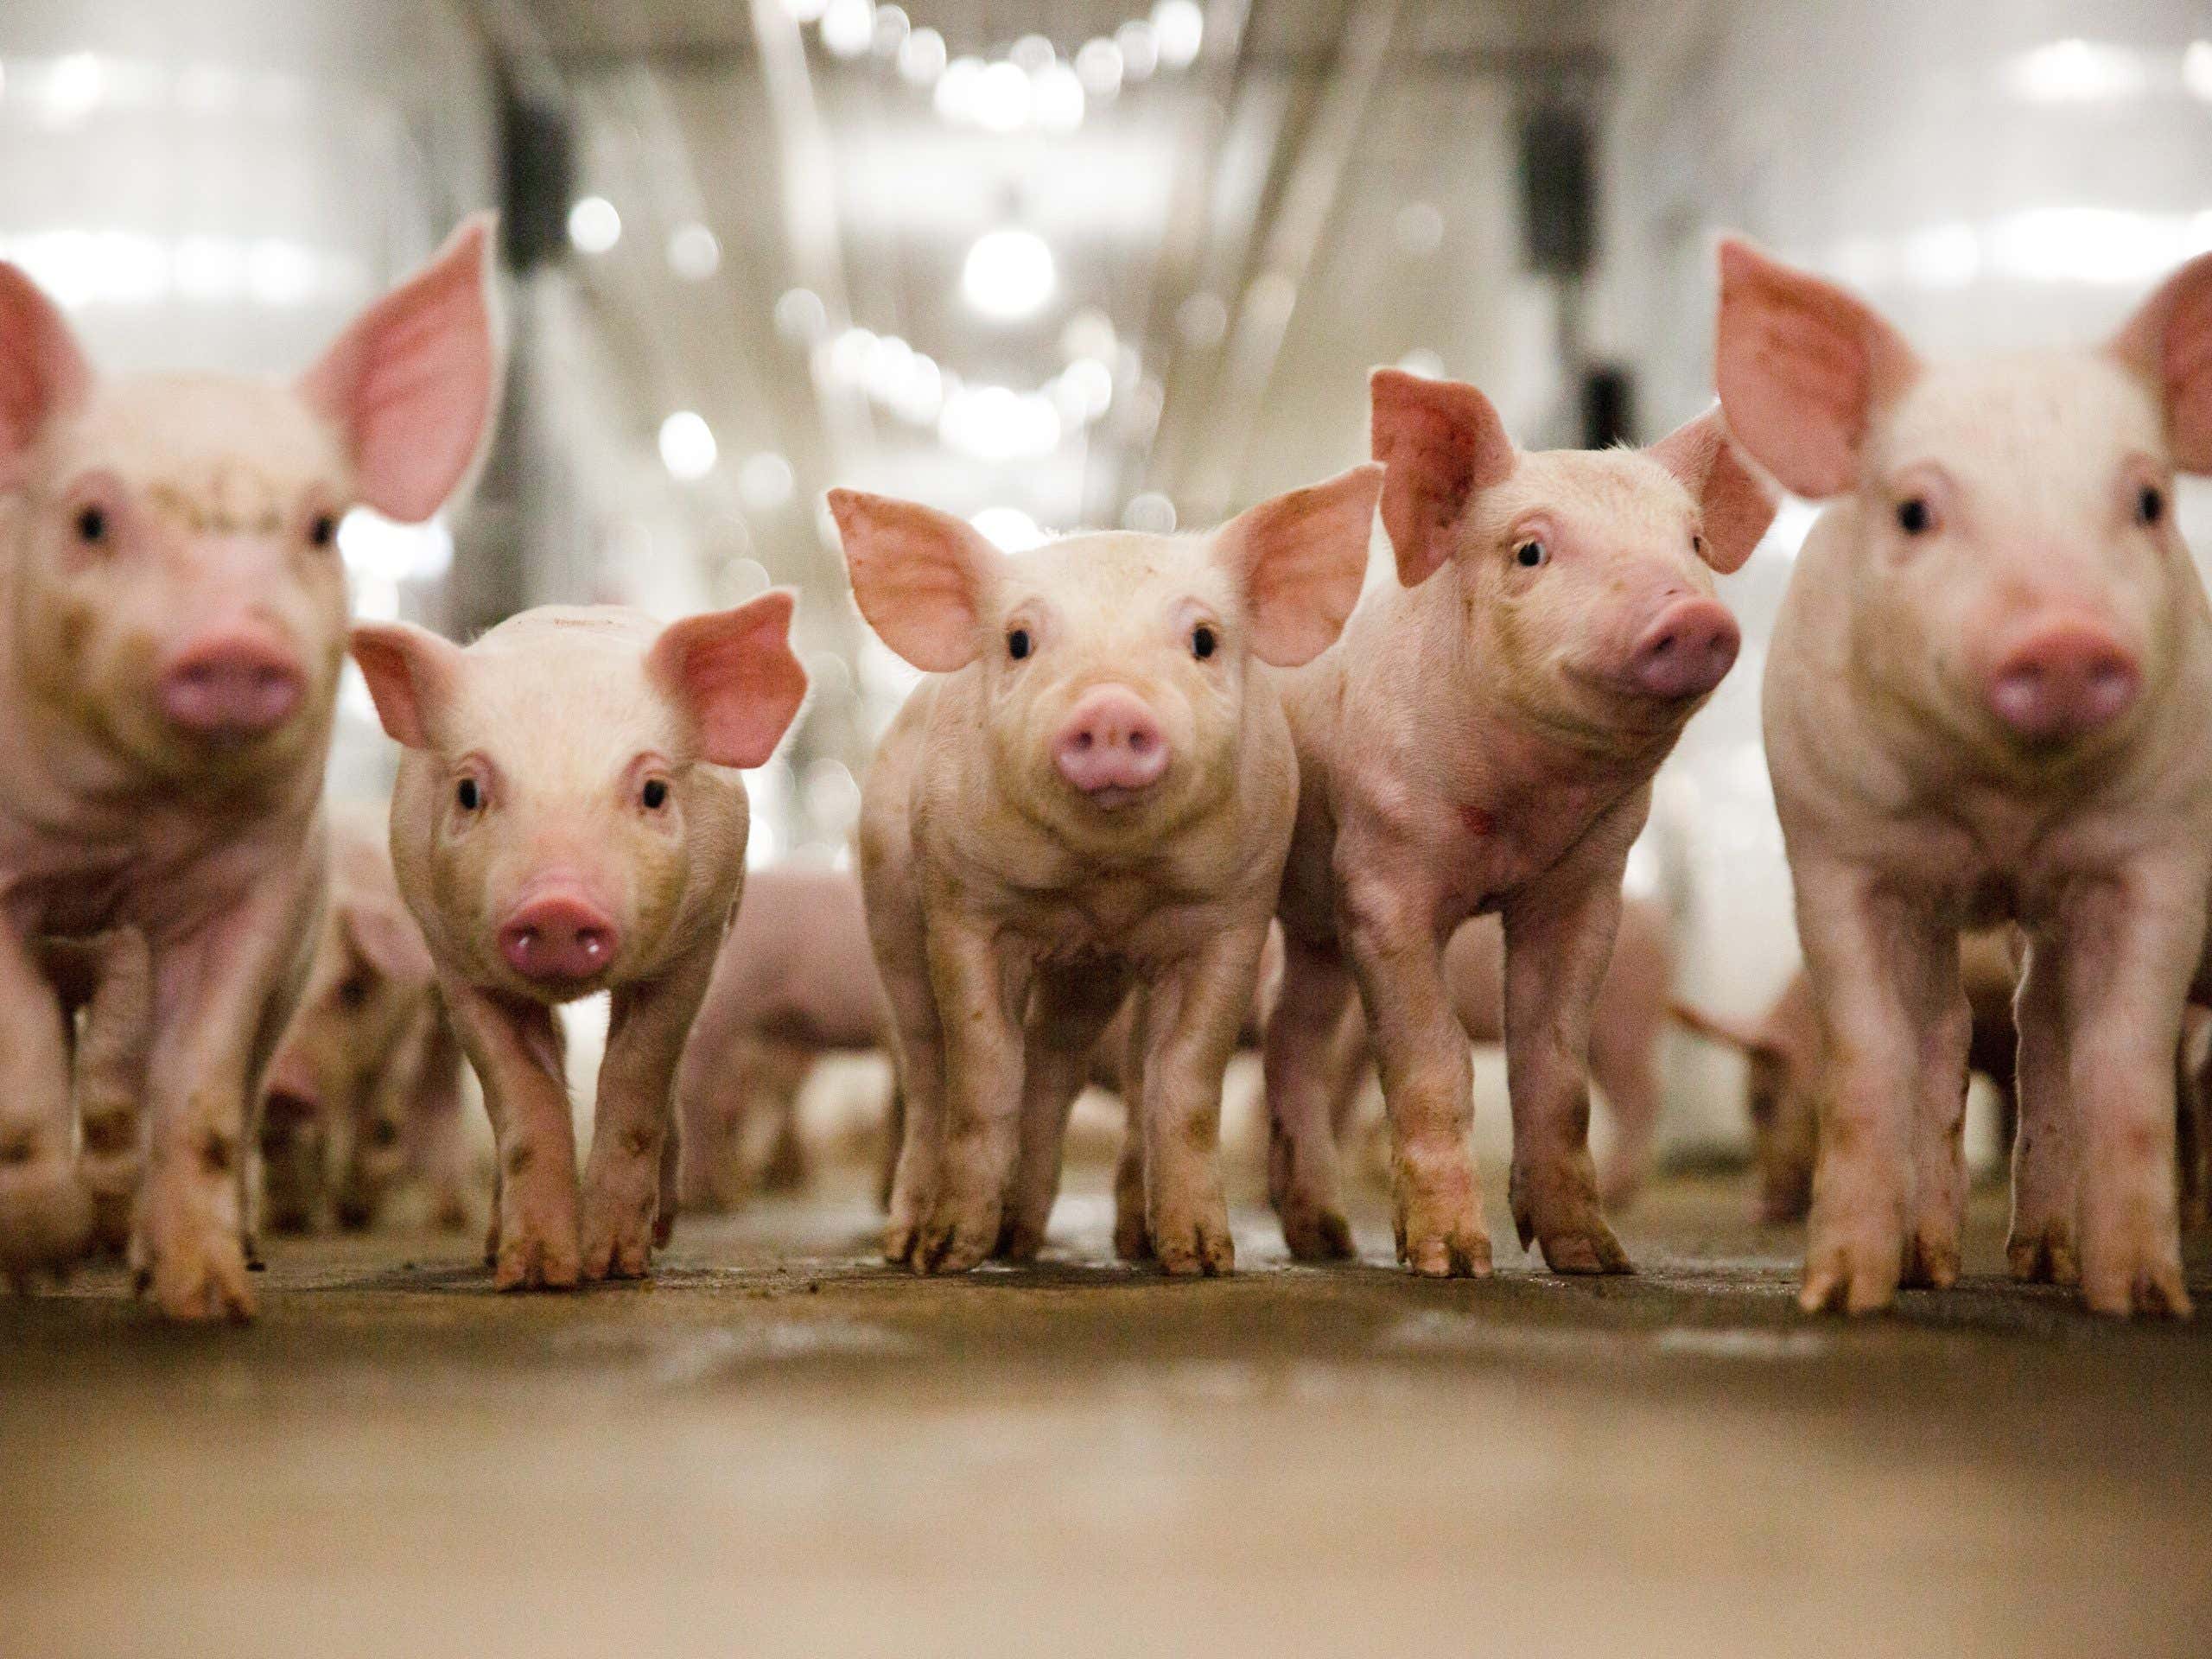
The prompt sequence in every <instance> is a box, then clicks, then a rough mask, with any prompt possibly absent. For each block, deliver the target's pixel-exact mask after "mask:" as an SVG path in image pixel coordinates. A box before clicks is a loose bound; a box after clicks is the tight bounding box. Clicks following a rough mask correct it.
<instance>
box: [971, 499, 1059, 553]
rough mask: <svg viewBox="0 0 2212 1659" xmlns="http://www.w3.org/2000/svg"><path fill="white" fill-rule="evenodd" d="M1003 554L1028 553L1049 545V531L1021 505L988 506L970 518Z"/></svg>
mask: <svg viewBox="0 0 2212 1659" xmlns="http://www.w3.org/2000/svg"><path fill="white" fill-rule="evenodd" d="M968 522H969V524H973V525H975V526H976V530H977V531H979V532H980V533H981V534H982V537H983V539H984V540H985V541H987V542H988V543H991V545H992V546H994V547H995V548H997V549H998V550H999V551H1000V552H1001V553H1027V552H1028V551H1029V550H1030V549H1031V548H1033V547H1042V546H1043V545H1044V544H1045V532H1044V531H1043V529H1042V528H1041V527H1040V526H1039V524H1038V523H1037V521H1036V520H1035V519H1034V518H1031V517H1030V516H1029V515H1028V514H1027V513H1026V512H1023V511H1022V510H1021V509H1020V507H985V508H984V509H983V510H982V512H979V513H977V514H976V516H975V517H974V518H970V519H969V521H968Z"/></svg>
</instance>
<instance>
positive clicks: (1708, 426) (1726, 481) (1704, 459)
mask: <svg viewBox="0 0 2212 1659" xmlns="http://www.w3.org/2000/svg"><path fill="white" fill-rule="evenodd" d="M1643 453H1644V454H1647V455H1649V456H1650V457H1651V459H1652V460H1654V461H1657V462H1658V463H1659V464H1660V465H1661V466H1662V467H1665V468H1666V469H1667V470H1668V471H1669V472H1670V473H1672V474H1674V475H1675V477H1676V478H1679V479H1681V480H1682V486H1683V487H1684V488H1685V489H1687V490H1688V491H1689V493H1691V494H1692V495H1694V496H1695V497H1696V498H1697V505H1698V512H1699V516H1700V518H1702V519H1703V521H1704V522H1703V523H1702V524H1700V527H1699V528H1700V531H1701V533H1702V538H1703V541H1704V544H1705V562H1706V563H1707V564H1709V565H1711V566H1712V567H1713V569H1715V570H1718V571H1719V573H1720V574H1721V575H1724V576H1725V575H1727V574H1728V573H1729V572H1730V571H1731V570H1735V569H1741V568H1742V566H1743V563H1744V561H1745V559H1748V558H1750V557H1751V550H1752V549H1753V548H1755V547H1757V546H1758V544H1759V537H1762V536H1764V535H1765V534H1766V527H1767V526H1768V525H1769V524H1772V523H1773V522H1774V510H1775V507H1776V505H1777V503H1776V501H1775V499H1774V495H1773V493H1772V492H1771V491H1770V490H1769V489H1768V488H1767V486H1766V485H1765V484H1764V482H1763V481H1762V480H1760V479H1759V478H1758V477H1757V476H1756V475H1755V474H1753V473H1752V472H1751V469H1750V468H1749V467H1745V465H1744V462H1743V460H1742V458H1741V457H1740V456H1738V454H1737V453H1736V446H1735V445H1734V443H1732V442H1730V441H1729V437H1728V422H1727V419H1726V416H1723V415H1722V414H1721V412H1720V410H1719V405H1717V404H1716V405H1715V406H1714V407H1713V408H1711V409H1708V410H1706V411H1705V413H1704V414H1702V415H1700V416H1698V417H1697V418H1696V419H1695V420H1694V421H1691V422H1689V423H1687V424H1685V425H1681V426H1678V427H1676V428H1675V429H1674V430H1673V431H1672V432H1669V434H1668V435H1666V436H1665V437H1663V438H1662V439H1660V440H1659V442H1656V443H1655V444H1653V445H1652V446H1651V447H1650V448H1649V449H1647V450H1645V451H1644V452H1643Z"/></svg>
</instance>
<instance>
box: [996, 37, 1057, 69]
mask: <svg viewBox="0 0 2212 1659" xmlns="http://www.w3.org/2000/svg"><path fill="white" fill-rule="evenodd" d="M1006 55H1007V60H1009V61H1011V62H1012V63H1014V65H1015V66H1016V67H1019V68H1020V70H1021V72H1022V73H1024V74H1030V75H1034V74H1039V73H1042V72H1043V71H1044V70H1045V69H1046V67H1048V66H1050V65H1051V64H1052V63H1054V62H1056V61H1058V58H1059V55H1060V54H1058V52H1056V51H1055V50H1053V48H1052V42H1051V41H1048V40H1046V38H1045V37H1044V36H1043V35H1023V36H1022V37H1021V38H1020V40H1018V41H1015V42H1014V44H1013V45H1012V46H1011V47H1009V48H1007V54H1006Z"/></svg>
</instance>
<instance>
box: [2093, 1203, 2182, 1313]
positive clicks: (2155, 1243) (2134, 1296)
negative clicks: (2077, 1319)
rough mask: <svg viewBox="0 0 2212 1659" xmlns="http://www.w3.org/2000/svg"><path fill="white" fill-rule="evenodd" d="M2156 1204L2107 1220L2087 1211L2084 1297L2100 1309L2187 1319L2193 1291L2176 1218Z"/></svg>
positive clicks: (2136, 1207)
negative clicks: (2186, 1282)
mask: <svg viewBox="0 0 2212 1659" xmlns="http://www.w3.org/2000/svg"><path fill="white" fill-rule="evenodd" d="M2161 1208H2162V1207H2161V1206H2160V1205H2158V1204H2156V1203H2155V1202H2154V1201H2153V1202H2145V1203H2142V1204H2137V1205H2128V1206H2127V1207H2126V1211H2123V1212H2122V1213H2121V1214H2120V1215H2119V1216H2117V1217H2113V1216H2107V1217H2104V1218H2103V1219H2102V1220H2100V1218H2099V1217H2097V1216H2096V1215H2095V1214H2094V1212H2092V1213H2090V1214H2088V1215H2085V1216H2084V1217H2083V1218H2082V1300H2085V1301H2087V1302H2088V1305H2089V1306H2090V1307H2091V1308H2092V1309H2094V1311H2095V1312H2097V1313H2110V1314H2114V1315H2117V1316H2118V1317H2120V1318H2122V1319H2125V1318H2126V1317H2127V1316H2128V1315H2129V1314H2131V1313H2142V1314H2147V1315H2151V1316H2152V1317H2160V1316H2163V1317H2165V1318H2169V1319H2187V1318H2188V1317H2189V1313H2190V1304H2189V1291H2188V1289H2187V1288H2186V1287H2184V1286H2183V1283H2182V1275H2181V1240H2180V1236H2179V1234H2178V1232H2177V1230H2176V1229H2175V1228H2174V1226H2173V1224H2172V1223H2171V1220H2170V1218H2169V1217H2171V1211H2164V1213H2161Z"/></svg>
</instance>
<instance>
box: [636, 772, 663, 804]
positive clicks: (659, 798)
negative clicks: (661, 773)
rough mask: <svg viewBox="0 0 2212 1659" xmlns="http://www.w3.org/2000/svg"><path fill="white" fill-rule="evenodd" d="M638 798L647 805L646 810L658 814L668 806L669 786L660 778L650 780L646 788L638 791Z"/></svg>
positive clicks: (647, 780)
mask: <svg viewBox="0 0 2212 1659" xmlns="http://www.w3.org/2000/svg"><path fill="white" fill-rule="evenodd" d="M638 798H639V800H641V801H643V802H644V803H645V810H646V811H648V812H658V811H659V810H661V808H663V807H664V806H666V805H667V804H668V784H667V782H666V781H665V780H664V779H659V778H648V779H645V787H644V788H643V789H641V790H639V791H638Z"/></svg>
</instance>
